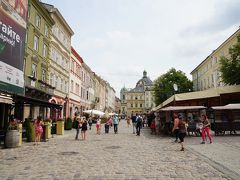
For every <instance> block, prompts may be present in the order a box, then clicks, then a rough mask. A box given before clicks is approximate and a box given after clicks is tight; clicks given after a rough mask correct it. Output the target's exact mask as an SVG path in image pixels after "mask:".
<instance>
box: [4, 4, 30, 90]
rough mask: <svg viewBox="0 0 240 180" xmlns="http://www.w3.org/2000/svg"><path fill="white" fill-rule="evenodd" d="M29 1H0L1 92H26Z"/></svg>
mask: <svg viewBox="0 0 240 180" xmlns="http://www.w3.org/2000/svg"><path fill="white" fill-rule="evenodd" d="M27 7H28V1H27V0H15V1H14V0H5V1H2V0H0V90H1V91H7V92H10V93H18V94H23V92H24V74H23V71H24V70H23V62H24V50H25V34H26V18H27Z"/></svg>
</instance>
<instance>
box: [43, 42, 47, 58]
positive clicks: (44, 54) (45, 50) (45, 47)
mask: <svg viewBox="0 0 240 180" xmlns="http://www.w3.org/2000/svg"><path fill="white" fill-rule="evenodd" d="M43 57H47V45H46V44H43Z"/></svg>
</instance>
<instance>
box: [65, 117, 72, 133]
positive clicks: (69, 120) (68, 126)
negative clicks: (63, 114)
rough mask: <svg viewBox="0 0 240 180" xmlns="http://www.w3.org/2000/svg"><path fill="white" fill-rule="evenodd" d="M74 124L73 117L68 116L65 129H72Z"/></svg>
mask: <svg viewBox="0 0 240 180" xmlns="http://www.w3.org/2000/svg"><path fill="white" fill-rule="evenodd" d="M72 126H73V122H72V119H71V118H70V117H68V118H67V120H66V121H65V123H64V127H65V130H71V129H72Z"/></svg>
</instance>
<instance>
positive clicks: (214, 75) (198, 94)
mask: <svg viewBox="0 0 240 180" xmlns="http://www.w3.org/2000/svg"><path fill="white" fill-rule="evenodd" d="M239 35H240V29H238V30H237V31H236V32H234V33H233V34H232V35H231V36H230V37H228V38H227V39H226V40H225V41H224V42H223V43H222V44H221V45H220V46H219V47H217V48H216V49H215V50H214V51H212V53H211V54H210V55H208V56H207V57H206V58H205V59H204V60H203V61H202V62H201V63H200V64H199V65H198V66H197V67H196V68H194V70H193V71H192V72H191V75H192V81H193V90H194V92H190V93H182V94H175V95H173V96H172V97H170V98H169V99H167V100H166V101H165V102H163V103H162V104H160V105H158V106H157V107H155V104H154V96H153V90H152V89H153V82H152V81H151V79H150V78H149V77H147V72H146V71H144V72H143V77H142V78H141V79H140V80H139V81H138V82H137V83H136V87H135V88H132V89H130V88H125V87H123V88H122V89H121V92H120V99H121V112H122V113H123V114H126V115H128V116H131V115H132V114H136V113H147V112H149V111H151V110H154V111H155V110H157V109H160V108H163V107H165V106H175V105H204V106H208V107H210V106H219V105H226V104H228V103H239V102H240V87H239V85H235V86H227V85H226V84H224V83H223V82H222V78H221V72H220V61H219V60H220V58H221V57H222V56H225V57H229V48H230V47H232V46H233V45H234V44H236V43H237V37H238V36H239ZM178 85H179V86H181V85H180V84H178Z"/></svg>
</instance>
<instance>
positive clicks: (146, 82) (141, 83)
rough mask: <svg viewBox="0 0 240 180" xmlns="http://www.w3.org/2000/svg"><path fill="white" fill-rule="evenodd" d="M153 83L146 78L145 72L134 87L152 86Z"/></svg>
mask: <svg viewBox="0 0 240 180" xmlns="http://www.w3.org/2000/svg"><path fill="white" fill-rule="evenodd" d="M152 85H153V82H152V80H151V79H150V78H149V77H147V71H145V70H144V71H143V77H142V78H141V79H140V80H139V81H138V82H137V84H136V87H139V86H152Z"/></svg>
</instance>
